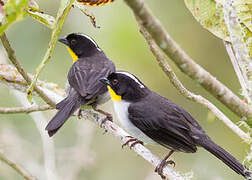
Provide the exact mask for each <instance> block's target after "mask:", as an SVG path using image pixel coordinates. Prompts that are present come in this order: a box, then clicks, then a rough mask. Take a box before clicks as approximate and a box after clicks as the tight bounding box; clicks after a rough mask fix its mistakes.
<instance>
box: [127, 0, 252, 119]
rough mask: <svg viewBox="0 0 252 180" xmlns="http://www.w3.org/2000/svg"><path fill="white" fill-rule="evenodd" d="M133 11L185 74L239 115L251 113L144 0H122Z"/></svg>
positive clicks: (249, 114)
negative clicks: (176, 38) (190, 53)
mask: <svg viewBox="0 0 252 180" xmlns="http://www.w3.org/2000/svg"><path fill="white" fill-rule="evenodd" d="M124 2H125V3H126V4H127V5H128V6H129V7H130V8H131V10H132V11H133V12H134V14H135V16H136V18H138V19H139V20H140V21H139V22H140V24H141V25H142V26H144V28H145V29H146V30H147V31H148V32H149V33H150V35H151V36H152V38H153V39H154V41H155V42H156V44H157V45H158V46H159V47H160V48H161V49H162V50H163V51H164V53H165V54H166V55H167V56H168V57H170V58H171V60H172V61H174V63H175V64H176V65H177V67H178V68H179V69H180V70H181V71H182V72H184V73H185V74H186V75H188V76H189V77H191V78H192V79H194V80H196V82H198V83H199V84H200V85H201V86H202V87H204V88H205V89H206V90H207V91H208V92H210V93H211V94H212V95H213V96H215V97H216V98H217V99H218V100H219V101H220V102H222V103H223V104H225V105H226V107H228V108H229V109H230V110H231V111H233V112H234V113H235V114H236V115H238V116H239V117H248V116H251V115H252V108H251V107H250V106H249V105H247V104H246V103H244V102H243V101H242V100H241V99H240V98H239V97H237V96H236V95H235V94H234V93H233V92H232V91H231V90H230V89H228V88H227V87H226V86H225V85H224V84H222V83H221V82H220V81H218V80H217V79H216V78H215V77H213V76H212V75H211V74H210V73H209V72H207V71H206V70H205V69H203V68H202V67H201V66H200V65H199V64H197V63H195V61H194V60H193V59H192V58H191V57H189V56H188V55H187V54H186V53H185V52H184V51H183V49H181V48H180V47H179V45H178V44H177V43H176V42H175V41H174V40H173V39H172V38H171V37H170V35H169V34H168V33H167V32H166V30H165V28H164V27H163V26H162V24H161V23H160V21H159V20H158V19H157V18H156V17H155V16H154V15H153V14H152V12H151V10H150V9H149V8H148V7H147V5H146V4H145V1H144V0H124Z"/></svg>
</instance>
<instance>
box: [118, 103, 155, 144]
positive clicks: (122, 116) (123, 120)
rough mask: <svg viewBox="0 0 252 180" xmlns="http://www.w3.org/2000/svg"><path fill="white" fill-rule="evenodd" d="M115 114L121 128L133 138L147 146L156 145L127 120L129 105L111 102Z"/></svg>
mask: <svg viewBox="0 0 252 180" xmlns="http://www.w3.org/2000/svg"><path fill="white" fill-rule="evenodd" d="M113 103H114V109H115V113H116V115H117V118H118V121H119V123H120V124H121V126H122V127H123V128H124V129H125V130H126V131H127V132H128V133H129V134H130V135H131V136H133V137H135V138H137V139H139V140H141V141H143V142H144V143H148V144H156V142H154V141H153V140H152V139H150V138H149V137H148V136H146V135H145V134H144V133H143V132H142V131H141V130H140V129H138V128H137V127H136V126H135V125H134V124H132V122H131V121H130V120H129V118H128V114H129V113H128V107H129V105H130V103H128V102H126V101H123V100H122V101H113Z"/></svg>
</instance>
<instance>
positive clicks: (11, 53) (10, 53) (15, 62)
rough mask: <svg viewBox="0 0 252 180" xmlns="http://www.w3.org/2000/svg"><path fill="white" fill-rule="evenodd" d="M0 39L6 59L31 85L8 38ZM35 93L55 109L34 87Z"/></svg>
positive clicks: (44, 95) (52, 102)
mask: <svg viewBox="0 0 252 180" xmlns="http://www.w3.org/2000/svg"><path fill="white" fill-rule="evenodd" d="M0 39H1V41H2V43H3V46H4V48H5V50H6V52H7V54H8V57H9V59H10V61H11V62H12V64H13V65H14V66H15V67H16V68H17V70H18V72H19V73H20V74H21V75H22V76H23V78H24V79H25V80H26V82H27V83H29V84H30V83H31V78H30V77H29V75H28V74H27V73H26V72H25V70H24V68H23V67H22V66H21V64H20V63H19V61H18V60H17V58H16V56H15V52H14V49H12V47H11V45H10V43H9V41H8V38H7V36H6V34H5V33H3V34H2V36H0ZM34 89H35V91H36V92H37V93H38V94H39V96H40V97H41V98H42V99H43V100H44V101H45V102H46V103H47V104H49V105H50V106H52V107H55V102H54V101H52V100H51V99H50V98H49V97H48V96H47V95H46V94H45V93H44V92H43V91H41V90H40V89H39V88H38V87H37V86H34Z"/></svg>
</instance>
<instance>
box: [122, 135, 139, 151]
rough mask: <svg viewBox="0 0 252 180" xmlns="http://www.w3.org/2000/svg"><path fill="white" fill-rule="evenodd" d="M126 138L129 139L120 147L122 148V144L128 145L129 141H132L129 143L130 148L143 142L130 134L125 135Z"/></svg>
mask: <svg viewBox="0 0 252 180" xmlns="http://www.w3.org/2000/svg"><path fill="white" fill-rule="evenodd" d="M126 137H127V138H130V139H129V140H127V141H126V142H125V143H124V144H123V145H122V148H124V146H126V145H129V143H130V142H133V143H132V144H131V145H130V149H131V148H133V147H134V146H135V145H136V144H142V145H143V142H142V141H140V140H138V139H137V138H134V137H132V136H126Z"/></svg>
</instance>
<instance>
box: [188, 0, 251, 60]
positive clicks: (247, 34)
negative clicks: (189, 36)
mask: <svg viewBox="0 0 252 180" xmlns="http://www.w3.org/2000/svg"><path fill="white" fill-rule="evenodd" d="M184 1H185V4H186V6H187V8H188V9H189V10H190V12H191V13H192V15H193V16H194V18H195V19H196V20H197V21H198V22H199V23H200V24H201V25H202V26H203V27H204V28H206V29H207V30H208V31H210V32H211V33H213V34H214V35H215V36H217V37H218V38H220V39H223V40H225V41H230V38H229V32H228V29H227V26H226V23H225V21H224V15H223V9H222V8H223V5H222V4H223V2H224V1H225V0H215V1H214V0H184ZM249 1H250V0H236V1H234V4H233V6H234V9H235V11H236V13H237V16H238V18H239V21H240V23H241V29H240V31H241V32H242V35H243V37H242V38H243V40H244V42H245V43H246V46H247V47H248V48H249V51H250V52H249V54H250V57H252V33H251V32H252V13H251V12H252V3H251V1H250V2H249Z"/></svg>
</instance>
